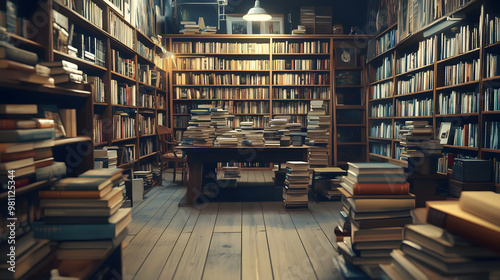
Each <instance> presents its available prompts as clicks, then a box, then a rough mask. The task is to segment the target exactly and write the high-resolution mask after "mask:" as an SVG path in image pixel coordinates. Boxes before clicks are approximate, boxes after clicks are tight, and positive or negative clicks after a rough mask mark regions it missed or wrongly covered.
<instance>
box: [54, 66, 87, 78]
mask: <svg viewBox="0 0 500 280" xmlns="http://www.w3.org/2000/svg"><path fill="white" fill-rule="evenodd" d="M61 74H76V75H83V71H82V70H78V69H77V68H72V67H65V66H61V67H51V68H50V75H53V76H55V75H61Z"/></svg>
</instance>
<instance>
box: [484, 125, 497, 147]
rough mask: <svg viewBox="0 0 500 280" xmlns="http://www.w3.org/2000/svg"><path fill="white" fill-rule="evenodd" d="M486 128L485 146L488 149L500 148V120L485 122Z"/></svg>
mask: <svg viewBox="0 0 500 280" xmlns="http://www.w3.org/2000/svg"><path fill="white" fill-rule="evenodd" d="M483 130H484V146H483V148H486V149H497V150H498V149H500V144H499V140H498V138H499V135H500V122H498V121H491V122H485V123H484V126H483Z"/></svg>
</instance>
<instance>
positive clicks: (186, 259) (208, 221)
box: [173, 202, 219, 280]
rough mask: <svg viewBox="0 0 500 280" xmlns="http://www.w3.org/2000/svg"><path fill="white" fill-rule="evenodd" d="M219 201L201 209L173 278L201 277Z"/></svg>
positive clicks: (194, 279) (194, 278) (193, 279)
mask: <svg viewBox="0 0 500 280" xmlns="http://www.w3.org/2000/svg"><path fill="white" fill-rule="evenodd" d="M218 209H219V203H215V202H212V203H209V204H207V206H206V207H205V208H204V209H203V210H201V212H200V216H199V217H198V221H197V222H196V225H195V226H194V229H193V232H192V233H191V237H190V238H189V242H188V244H187V245H186V248H185V250H184V253H183V254H182V257H181V260H180V262H179V265H178V266H177V270H176V272H175V275H174V278H173V279H192V280H196V279H201V277H202V275H203V269H204V267H205V261H206V259H207V253H208V249H209V246H210V240H211V239H212V233H213V230H214V226H215V220H216V218H217V210H218Z"/></svg>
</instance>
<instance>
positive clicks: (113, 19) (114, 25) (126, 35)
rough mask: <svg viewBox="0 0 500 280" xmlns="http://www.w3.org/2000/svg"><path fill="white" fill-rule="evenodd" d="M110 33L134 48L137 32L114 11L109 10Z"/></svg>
mask: <svg viewBox="0 0 500 280" xmlns="http://www.w3.org/2000/svg"><path fill="white" fill-rule="evenodd" d="M108 29H109V34H111V36H113V37H114V38H115V39H117V40H118V41H119V42H121V43H122V44H124V45H125V46H127V47H129V48H130V49H132V50H134V49H135V47H134V43H135V42H134V41H135V32H134V30H133V29H132V28H131V27H130V26H129V25H128V24H126V23H125V22H124V21H123V20H122V19H121V18H120V17H119V16H117V15H116V14H115V13H114V12H113V11H109V28H108Z"/></svg>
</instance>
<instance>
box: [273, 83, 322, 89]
mask: <svg viewBox="0 0 500 280" xmlns="http://www.w3.org/2000/svg"><path fill="white" fill-rule="evenodd" d="M272 86H273V87H280V88H281V87H329V86H330V85H329V84H326V85H316V84H314V85H272Z"/></svg>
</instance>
